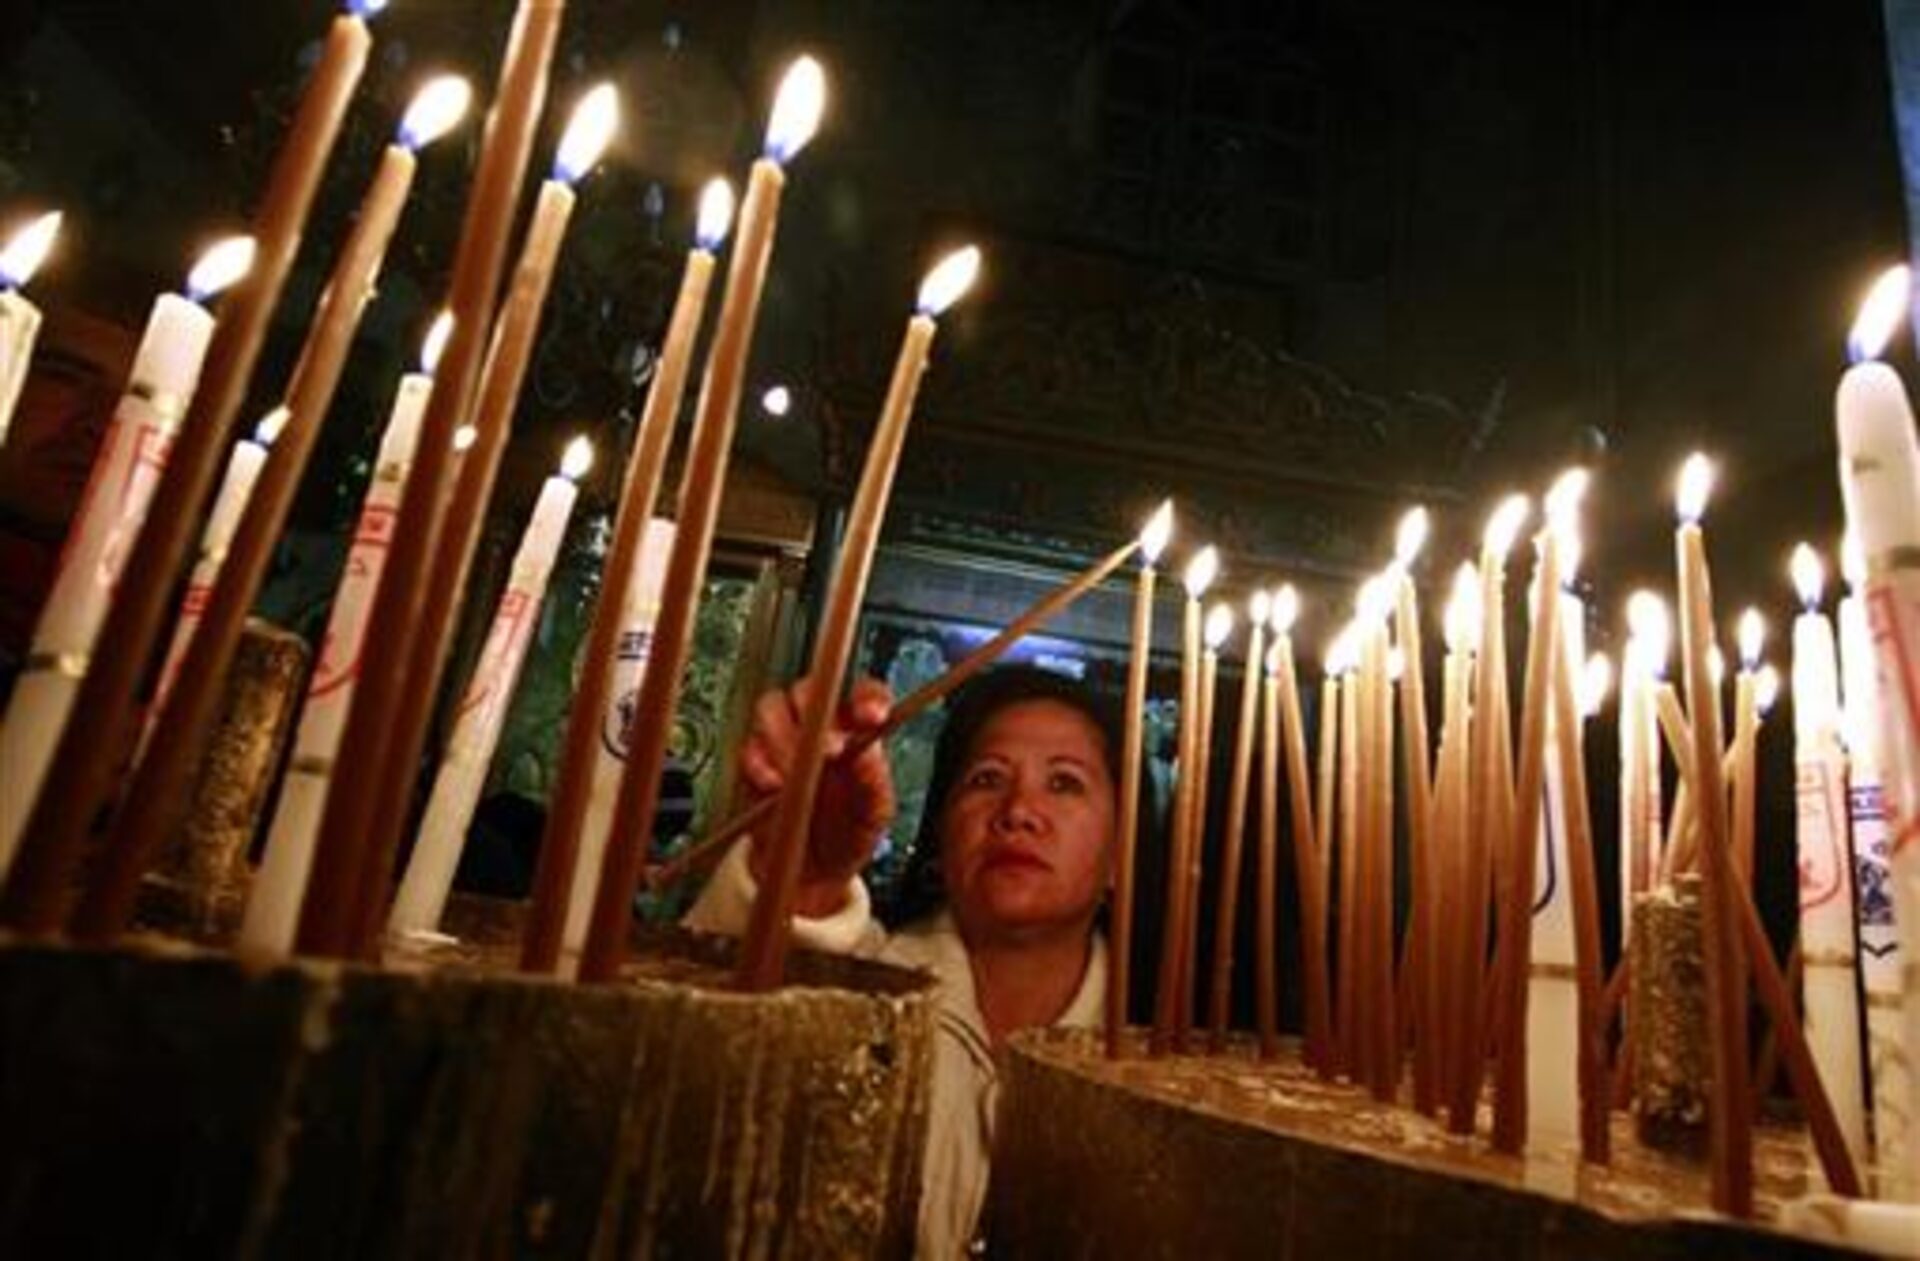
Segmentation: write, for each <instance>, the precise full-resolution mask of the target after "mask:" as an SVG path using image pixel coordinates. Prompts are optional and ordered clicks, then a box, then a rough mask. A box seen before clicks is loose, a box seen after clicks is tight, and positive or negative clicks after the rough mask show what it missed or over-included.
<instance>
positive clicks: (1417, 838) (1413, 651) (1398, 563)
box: [1392, 508, 1437, 1115]
mask: <svg viewBox="0 0 1920 1261" xmlns="http://www.w3.org/2000/svg"><path fill="white" fill-rule="evenodd" d="M1430 530H1431V523H1430V518H1429V516H1428V514H1427V510H1426V509H1425V508H1414V509H1412V510H1410V511H1409V512H1408V513H1407V514H1406V515H1405V516H1403V517H1402V518H1401V519H1400V527H1399V530H1398V531H1397V533H1396V535H1395V538H1394V548H1393V566H1392V571H1393V572H1394V574H1395V576H1396V578H1397V581H1396V582H1395V583H1394V597H1395V603H1394V621H1393V634H1394V640H1395V643H1396V645H1397V647H1398V649H1399V654H1400V661H1401V676H1400V682H1399V692H1400V728H1401V730H1400V749H1401V763H1402V766H1403V768H1404V770H1403V774H1402V778H1403V779H1404V781H1405V783H1406V787H1407V804H1406V818H1407V856H1408V862H1409V866H1410V873H1409V874H1410V884H1409V887H1410V889H1411V892H1412V897H1411V903H1410V907H1409V914H1408V917H1407V931H1406V942H1405V945H1404V947H1403V949H1402V953H1401V960H1402V963H1401V967H1402V978H1401V979H1402V986H1401V989H1400V991H1399V992H1400V993H1403V994H1405V995H1407V997H1408V999H1409V1000H1410V1001H1409V1003H1408V1004H1407V1005H1406V1007H1405V1008H1404V1009H1403V1010H1401V1011H1400V1012H1399V1015H1400V1018H1401V1021H1402V1023H1403V1024H1404V1025H1405V1026H1407V1027H1408V1028H1409V1029H1410V1031H1411V1032H1412V1035H1413V1040H1414V1051H1415V1054H1414V1061H1413V1093H1414V1106H1415V1107H1416V1108H1417V1109H1418V1110H1419V1111H1421V1112H1422V1113H1426V1114H1429V1115H1431V1114H1432V1112H1433V1110H1434V1106H1435V1102H1436V1098H1437V1082H1436V1080H1435V1077H1434V1058H1433V1051H1432V1045H1433V1042H1432V1039H1431V1038H1430V1037H1429V1036H1428V1033H1427V1031H1426V1028H1425V1024H1426V995H1427V994H1428V993H1429V992H1430V991H1431V990H1432V989H1433V986H1434V977H1433V960H1434V951H1433V946H1432V935H1433V932H1434V927H1433V915H1434V912H1433V901H1434V896H1435V888H1434V877H1433V870H1432V868H1433V852H1432V838H1431V836H1430V835H1429V831H1428V829H1429V821H1430V817H1431V814H1432V811H1433V768H1432V765H1431V764H1430V763H1429V761H1428V758H1429V757H1430V756H1431V753H1430V751H1429V748H1428V743H1427V741H1428V736H1427V689H1426V668H1425V660H1424V659H1425V655H1426V651H1425V645H1424V643H1423V640H1422V636H1421V632H1420V595H1419V590H1418V589H1417V588H1416V587H1415V586H1414V584H1413V575H1412V573H1411V570H1412V567H1413V563H1414V561H1415V560H1417V559H1419V556H1420V552H1421V550H1422V549H1423V548H1424V547H1425V546H1426V541H1427V535H1428V533H1429V532H1430Z"/></svg>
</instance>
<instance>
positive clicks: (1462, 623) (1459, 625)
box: [1443, 561, 1481, 652]
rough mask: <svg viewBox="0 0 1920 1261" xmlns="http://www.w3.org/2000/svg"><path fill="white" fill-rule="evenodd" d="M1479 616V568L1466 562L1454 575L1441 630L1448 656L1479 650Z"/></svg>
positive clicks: (1470, 562)
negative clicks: (1449, 654) (1445, 640)
mask: <svg viewBox="0 0 1920 1261" xmlns="http://www.w3.org/2000/svg"><path fill="white" fill-rule="evenodd" d="M1480 612H1481V600H1480V567H1479V566H1478V565H1476V564H1474V563H1473V562H1472V561H1466V562H1464V563H1463V564H1462V565H1461V566H1460V568H1458V569H1456V570H1454V571H1453V595H1452V596H1451V597H1450V598H1449V599H1448V600H1447V613H1446V619H1445V622H1444V627H1443V629H1444V631H1445V634H1446V639H1447V650H1448V651H1449V652H1475V651H1477V650H1478V649H1479V646H1480V645H1479V639H1480Z"/></svg>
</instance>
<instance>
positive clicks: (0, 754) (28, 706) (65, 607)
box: [0, 237, 253, 876]
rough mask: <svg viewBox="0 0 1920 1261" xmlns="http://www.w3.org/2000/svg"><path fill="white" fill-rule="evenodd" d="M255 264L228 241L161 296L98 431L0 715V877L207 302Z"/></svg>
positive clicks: (93, 632)
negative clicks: (0, 771)
mask: <svg viewBox="0 0 1920 1261" xmlns="http://www.w3.org/2000/svg"><path fill="white" fill-rule="evenodd" d="M252 261H253V239H252V238H251V237H234V238H231V239H229V240H227V241H223V242H221V243H220V244H218V245H216V246H214V247H213V248H212V249H211V250H209V251H208V252H207V253H206V254H205V255H204V256H203V257H202V258H201V260H200V262H199V264H198V265H196V266H195V267H194V269H193V272H192V274H191V275H190V276H189V277H188V281H187V292H186V295H185V296H181V295H179V294H172V293H165V294H161V295H160V297H158V298H157V299H155V300H154V304H153V311H152V313H151V314H150V315H149V316H148V318H147V327H146V331H145V333H143V334H142V335H141V338H140V345H139V348H138V349H137V350H135V351H134V356H133V370H132V371H131V372H130V373H128V376H127V387H126V392H125V393H123V394H122V395H121V396H120V403H119V405H118V406H117V407H116V408H115V409H114V413H113V420H112V421H111V422H110V423H109V424H108V426H107V431H106V434H105V435H104V436H103V437H102V439H101V442H100V451H99V454H98V455H97V456H95V457H94V461H93V471H92V472H91V473H90V474H89V475H88V477H87V488H86V490H85V491H84V492H83V493H82V494H81V496H80V507H79V510H78V511H77V512H76V513H75V514H74V520H73V525H72V527H71V528H70V529H69V530H68V531H67V541H66V545H65V546H64V547H63V548H62V549H61V553H60V565H59V568H58V571H57V572H56V574H55V576H54V580H53V589H52V590H51V591H50V592H49V593H48V595H47V601H46V604H45V606H44V607H43V608H42V609H41V612H40V620H39V622H38V624H36V625H35V627H34V631H33V646H32V648H31V649H30V650H29V651H28V654H27V663H26V668H25V669H23V670H22V671H21V673H20V677H19V679H18V680H16V682H15V683H14V688H13V695H12V697H11V698H10V700H9V701H8V704H7V708H6V715H5V718H4V720H0V766H5V767H6V768H7V776H6V791H5V792H3V793H0V876H4V875H5V874H6V870H7V866H8V863H9V862H10V860H11V859H12V856H13V850H14V847H15V845H16V844H18V842H19V837H20V829H21V827H23V826H24V825H25V823H26V811H27V807H28V806H29V805H31V804H32V802H33V800H34V798H36V797H37V796H38V795H39V792H40V781H41V778H42V777H43V776H44V775H45V773H46V768H47V762H48V760H49V759H50V758H51V757H52V756H53V749H54V746H55V744H56V743H57V742H58V740H59V738H60V732H61V730H62V729H63V728H65V726H66V723H67V714H68V713H69V712H70V710H71V709H72V706H73V697H74V694H75V693H76V692H77V691H78V690H79V687H80V678H81V676H82V675H83V674H85V673H86V669H87V659H88V657H89V656H90V655H91V654H92V652H93V644H94V639H95V637H96V636H97V635H98V634H99V632H100V623H101V622H102V621H103V620H104V619H105V618H106V615H107V605H108V604H109V602H110V601H111V600H112V598H113V591H114V586H115V584H116V583H117V582H118V581H119V578H120V566H121V565H122V563H124V561H125V559H126V555H127V549H128V548H130V547H131V546H132V544H133V538H134V536H135V535H136V534H137V533H138V532H139V530H140V525H141V523H142V522H143V521H145V520H146V516H147V505H148V504H149V503H151V502H152V500H153V489H154V486H155V485H156V484H157V483H158V482H159V480H160V473H161V471H162V470H163V469H164V468H165V467H166V462H167V453H168V451H169V449H170V448H171V447H172V444H173V435H174V431H175V430H176V429H177V428H178V427H179V425H180V420H181V417H183V416H184V415H185V414H186V408H187V402H188V400H189V399H191V398H192V397H193V391H194V387H195V386H196V385H197V384H198V383H199V380H200V365H201V362H202V361H203V360H204V359H205V357H206V352H207V343H208V340H209V339H210V338H211V337H212V336H213V316H212V315H211V314H210V313H209V312H208V311H207V309H206V307H205V305H204V303H206V302H207V301H208V300H209V299H210V298H212V297H213V295H214V294H216V293H218V292H219V291H220V290H221V289H224V288H226V287H227V285H229V284H231V283H233V281H235V280H237V279H239V277H240V276H241V275H243V274H244V273H245V272H246V270H247V268H248V266H250V265H251V263H252Z"/></svg>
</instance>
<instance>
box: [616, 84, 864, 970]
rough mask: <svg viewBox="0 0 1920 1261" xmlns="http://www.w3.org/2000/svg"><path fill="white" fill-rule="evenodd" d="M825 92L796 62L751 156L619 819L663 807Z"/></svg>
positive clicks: (622, 861)
mask: <svg viewBox="0 0 1920 1261" xmlns="http://www.w3.org/2000/svg"><path fill="white" fill-rule="evenodd" d="M825 101H826V80H825V76H824V75H823V74H822V72H821V69H820V65H819V63H818V62H816V61H814V60H813V59H812V58H810V57H802V58H801V59H800V60H798V61H797V62H795V63H794V65H793V67H792V68H791V69H790V70H788V72H787V74H786V78H785V81H784V82H783V83H782V85H781V88H780V93H779V97H778V99H777V100H776V101H775V104H774V110H773V121H772V123H771V125H770V126H769V128H768V133H767V153H766V156H765V157H762V158H761V159H760V160H759V161H757V162H755V163H754V164H753V173H752V175H751V177H750V178H749V180H748V183H747V195H746V199H745V201H744V202H743V203H742V206H741V211H740V229H739V236H738V238H737V240H736V243H735V247H734V256H733V265H732V267H731V268H730V269H729V270H728V274H727V285H726V292H725V295H724V297H723V299H722V302H721V305H720V317H719V323H718V324H717V326H716V327H715V330H714V335H713V350H712V352H711V355H710V358H709V360H708V362H707V374H706V380H705V381H704V382H703V383H702V385H701V390H700V404H699V407H698V410H697V418H696V419H695V421H694V428H693V434H692V436H691V438H690V439H689V442H688V448H687V464H686V469H685V471H684V473H683V474H682V477H681V483H680V516H679V519H678V521H677V522H676V529H675V531H674V540H673V553H672V555H671V556H670V557H669V558H668V560H667V577H666V584H665V586H664V588H663V589H662V592H661V597H660V622H659V625H658V626H657V627H656V628H655V631H654V641H653V650H652V655H651V656H650V657H649V658H648V662H647V673H646V676H645V677H644V678H643V679H642V680H641V683H640V696H639V700H638V705H637V708H636V711H635V712H636V717H635V720H634V724H633V732H632V736H631V743H630V744H629V746H628V750H627V765H626V770H625V773H624V774H623V775H622V777H621V782H620V797H619V802H618V805H617V806H616V817H618V818H621V819H631V820H651V819H652V818H653V815H654V811H655V808H656V807H657V806H658V804H659V800H660V768H661V766H662V764H663V763H664V762H665V760H666V754H667V741H668V738H669V737H670V736H671V734H672V728H673V718H674V712H675V710H677V709H678V708H679V702H680V685H681V682H682V681H683V676H684V674H685V668H686V663H687V659H688V655H689V654H690V653H691V651H692V647H693V627H694V619H695V617H696V616H697V615H698V613H699V603H700V590H701V584H702V583H703V582H704V581H705V577H706V570H707V557H708V555H709V554H710V553H711V551H712V549H713V532H714V527H715V526H716V524H718V521H719V516H720V496H721V494H722V492H723V491H724V490H725V488H726V477H727V463H728V457H729V454H730V448H731V447H732V445H733V432H734V426H735V424H736V423H737V421H738V419H739V412H740V392H741V383H742V381H743V379H744V376H745V372H746V361H747V351H748V349H749V347H750V345H751V342H752V338H753V326H754V323H755V320H756V318H757V316H758V314H759V309H760V292H761V289H762V287H763V286H764V285H765V284H766V276H767V261H768V259H769V258H771V257H772V254H773V237H774V229H775V227H776V226H777V223H778V219H779V212H780V195H781V190H782V189H783V188H784V187H785V186H786V174H785V172H784V171H783V169H782V163H784V162H785V161H787V160H788V159H789V158H791V157H792V156H793V155H794V154H796V153H798V152H799V150H800V149H801V147H803V146H804V145H805V144H806V142H807V141H808V140H809V139H811V138H812V136H813V133H814V130H815V129H816V127H817V126H818V123H819V119H820V112H821V109H822V108H823V107H824V105H825ZM651 834H652V829H651V826H650V824H646V823H636V824H635V825H634V826H631V827H628V828H625V829H623V830H622V831H620V832H619V833H617V834H615V835H614V836H612V837H610V838H609V840H608V844H607V854H606V859H605V861H604V865H603V867H602V869H601V878H600V886H599V891H598V894H597V896H596V897H595V899H594V913H593V921H592V924H591V926H590V927H589V929H588V932H587V944H586V947H585V949H584V951H583V952H582V955H581V962H580V976H581V979H583V980H590V981H606V980H611V979H613V977H614V976H615V975H616V974H617V973H618V972H619V970H620V965H621V963H622V961H623V960H624V959H625V958H626V952H627V937H628V929H629V925H630V921H631V919H632V916H633V910H632V907H633V895H634V891H635V890H636V889H637V888H638V887H639V884H640V871H641V868H642V867H643V866H644V865H645V863H646V841H647V837H648V836H650V835H651Z"/></svg>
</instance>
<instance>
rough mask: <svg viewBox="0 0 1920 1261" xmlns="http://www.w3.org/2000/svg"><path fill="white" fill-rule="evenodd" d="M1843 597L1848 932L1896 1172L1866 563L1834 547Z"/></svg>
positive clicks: (1875, 1121) (1885, 891)
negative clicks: (1853, 939) (1855, 948)
mask: <svg viewBox="0 0 1920 1261" xmlns="http://www.w3.org/2000/svg"><path fill="white" fill-rule="evenodd" d="M1841 559H1842V568H1843V571H1844V573H1845V575H1846V578H1847V586H1848V594H1847V596H1846V598H1845V599H1843V600H1841V601H1840V677H1841V687H1842V698H1843V703H1842V708H1841V732H1842V736H1843V738H1844V740H1845V743H1846V746H1847V821H1848V824H1849V826H1850V827H1851V828H1852V829H1853V864H1854V867H1853V872H1854V927H1855V930H1856V932H1857V933H1858V941H1859V950H1860V979H1861V986H1862V988H1863V989H1864V990H1865V991H1866V1003H1867V1071H1868V1078H1869V1084H1870V1089H1871V1098H1872V1107H1871V1108H1870V1109H1869V1111H1870V1113H1871V1116H1872V1125H1871V1128H1872V1131H1873V1146H1874V1159H1875V1163H1876V1165H1878V1166H1879V1167H1881V1168H1884V1169H1892V1168H1896V1167H1897V1166H1898V1164H1899V1161H1900V1159H1901V1158H1903V1157H1904V1154H1905V1153H1906V1152H1907V1150H1908V1141H1907V1140H1908V1133H1909V1127H1908V1125H1907V1123H1906V1116H1907V1113H1906V1102H1905V1101H1906V1098H1907V1091H1908V1074H1909V1071H1910V1069H1909V1065H1908V1061H1907V1057H1906V1055H1905V1054H1904V1052H1903V1050H1902V1047H1901V1042H1900V1038H1901V1029H1900V936H1899V933H1898V931H1897V930H1896V928H1895V925H1894V915H1893V875H1892V872H1891V870H1890V861H1891V858H1892V855H1891V853H1890V846H1891V844H1892V837H1891V835H1890V834H1889V832H1888V830H1887V809H1886V800H1885V794H1884V792H1883V790H1882V788H1881V783H1880V752H1879V744H1880V735H1879V729H1880V715H1879V708H1880V702H1879V698H1878V695H1877V693H1878V691H1879V684H1878V680H1877V679H1876V678H1875V675H1874V669H1875V667H1874V660H1873V637H1872V635H1871V634H1870V633H1869V632H1868V630H1867V611H1866V604H1865V602H1864V599H1863V596H1862V593H1863V592H1864V590H1865V587H1866V561H1865V558H1864V557H1862V556H1860V554H1859V548H1858V546H1857V545H1856V544H1855V543H1854V541H1853V538H1852V537H1851V536H1849V537H1848V538H1847V540H1846V542H1845V543H1843V544H1842V545H1841Z"/></svg>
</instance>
